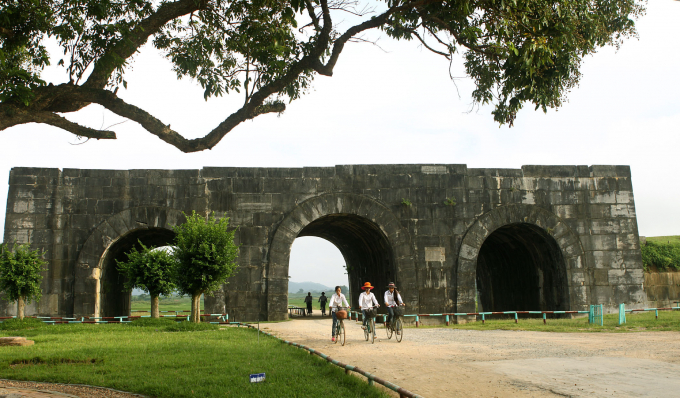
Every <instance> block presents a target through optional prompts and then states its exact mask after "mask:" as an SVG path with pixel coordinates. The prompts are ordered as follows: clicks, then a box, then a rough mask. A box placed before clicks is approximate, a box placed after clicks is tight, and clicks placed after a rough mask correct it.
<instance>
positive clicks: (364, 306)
mask: <svg viewBox="0 0 680 398" xmlns="http://www.w3.org/2000/svg"><path fill="white" fill-rule="evenodd" d="M362 289H364V291H363V293H361V294H360V295H359V306H361V315H362V318H363V319H364V322H363V326H362V327H361V328H362V329H366V321H367V318H366V311H367V310H370V309H371V308H373V307H375V308H378V307H380V304H378V300H376V298H375V295H374V294H373V293H371V289H373V286H371V282H366V283H364V286H363V287H362ZM373 304H375V305H373ZM373 335H374V336H375V330H374V331H373Z"/></svg>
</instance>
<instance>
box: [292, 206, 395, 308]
mask: <svg viewBox="0 0 680 398" xmlns="http://www.w3.org/2000/svg"><path fill="white" fill-rule="evenodd" d="M298 236H299V237H302V236H316V237H317V238H323V239H326V240H327V241H329V242H331V243H332V244H334V245H335V246H336V247H337V248H338V250H340V253H342V256H343V257H344V259H345V264H346V267H347V274H348V279H349V290H350V295H349V297H348V301H349V303H350V305H351V306H352V307H354V308H356V307H357V306H358V295H359V292H358V290H357V289H358V286H360V285H361V284H363V282H364V281H371V283H372V284H373V285H374V286H378V287H380V288H382V287H383V286H387V284H388V283H389V282H390V281H393V280H394V279H395V278H394V276H395V262H394V254H393V252H392V248H391V247H390V243H389V242H388V241H387V237H386V236H385V234H384V233H383V232H382V231H381V230H380V227H379V226H378V225H377V224H375V223H374V222H372V221H371V220H368V219H366V218H363V217H361V216H357V215H355V214H331V215H327V216H323V217H320V218H319V219H317V220H314V221H312V222H311V223H310V224H309V225H307V226H306V227H304V228H303V229H302V231H300V233H299V234H298Z"/></svg>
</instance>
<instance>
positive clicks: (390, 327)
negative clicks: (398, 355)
mask: <svg viewBox="0 0 680 398" xmlns="http://www.w3.org/2000/svg"><path fill="white" fill-rule="evenodd" d="M392 332H394V330H392V324H391V323H390V325H389V326H387V323H385V333H387V338H388V339H391V338H392Z"/></svg>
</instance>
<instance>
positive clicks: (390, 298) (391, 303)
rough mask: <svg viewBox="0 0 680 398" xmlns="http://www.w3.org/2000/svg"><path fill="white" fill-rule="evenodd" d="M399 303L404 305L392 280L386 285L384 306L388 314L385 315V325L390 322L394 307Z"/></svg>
mask: <svg viewBox="0 0 680 398" xmlns="http://www.w3.org/2000/svg"><path fill="white" fill-rule="evenodd" d="M400 305H403V306H405V305H406V304H404V300H402V299H401V295H400V294H399V291H397V287H396V286H395V285H394V282H390V283H389V285H387V291H386V292H385V306H387V311H389V315H387V324H386V325H385V326H386V327H387V326H389V324H390V322H392V318H394V309H395V308H396V307H398V306H400Z"/></svg>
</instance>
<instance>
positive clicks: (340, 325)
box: [335, 307, 347, 346]
mask: <svg viewBox="0 0 680 398" xmlns="http://www.w3.org/2000/svg"><path fill="white" fill-rule="evenodd" d="M337 308H338V311H336V312H335V317H336V318H337V320H338V322H337V323H336V324H335V344H338V342H340V344H342V345H343V346H344V345H345V322H344V319H345V318H346V317H347V311H345V310H346V307H337ZM341 340H342V341H341Z"/></svg>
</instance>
